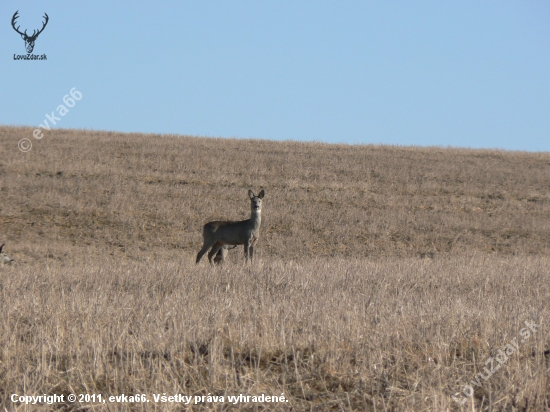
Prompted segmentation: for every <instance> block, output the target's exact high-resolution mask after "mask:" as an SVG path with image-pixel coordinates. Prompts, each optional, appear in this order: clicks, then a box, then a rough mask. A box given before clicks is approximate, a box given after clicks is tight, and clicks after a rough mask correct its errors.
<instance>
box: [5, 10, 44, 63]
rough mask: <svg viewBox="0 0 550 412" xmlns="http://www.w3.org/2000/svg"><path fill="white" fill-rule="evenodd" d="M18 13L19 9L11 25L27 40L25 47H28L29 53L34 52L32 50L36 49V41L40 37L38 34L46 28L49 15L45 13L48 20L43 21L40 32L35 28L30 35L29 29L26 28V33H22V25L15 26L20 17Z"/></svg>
mask: <svg viewBox="0 0 550 412" xmlns="http://www.w3.org/2000/svg"><path fill="white" fill-rule="evenodd" d="M17 13H19V10H17V11H16V12H15V14H14V15H13V17H12V19H11V25H12V27H13V29H14V30H15V31H16V32H17V33H19V34H20V35H21V38H22V39H23V40H25V48H26V49H27V53H32V51H33V49H34V42H35V41H36V38H37V37H38V35H39V34H40V33H42V31H44V28H45V27H46V24H48V20H49V17H48V15H47V14H46V13H44V18H45V19H46V21H45V22H44V23H43V25H42V28H41V29H40V30H38V32H37V31H36V30H34V31H33V32H32V35H31V36H29V35H27V30H25V32H24V33H21V32H20V31H19V27H20V26H17V28H16V27H15V20H17V18H18V17H19V16H18V15H17Z"/></svg>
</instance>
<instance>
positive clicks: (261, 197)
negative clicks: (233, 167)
mask: <svg viewBox="0 0 550 412" xmlns="http://www.w3.org/2000/svg"><path fill="white" fill-rule="evenodd" d="M258 197H259V198H260V199H263V198H264V191H263V189H262V191H261V192H260V194H259V195H258Z"/></svg>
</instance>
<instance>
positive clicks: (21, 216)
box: [0, 127, 550, 411]
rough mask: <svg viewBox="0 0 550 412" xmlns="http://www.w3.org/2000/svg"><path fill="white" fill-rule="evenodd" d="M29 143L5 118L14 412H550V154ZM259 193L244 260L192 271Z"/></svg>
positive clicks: (3, 219) (64, 139)
mask: <svg viewBox="0 0 550 412" xmlns="http://www.w3.org/2000/svg"><path fill="white" fill-rule="evenodd" d="M31 136H32V129H30V128H18V127H1V128H0V196H1V199H2V200H1V203H0V244H1V243H5V244H6V246H5V251H6V252H7V253H9V254H10V256H11V257H12V258H14V259H15V264H14V265H13V266H11V267H8V266H5V267H3V268H2V269H1V270H0V291H1V295H0V296H1V298H2V301H3V302H2V314H1V317H0V319H2V320H1V322H0V332H1V333H0V340H1V341H2V344H1V346H0V347H1V348H2V352H0V397H1V399H0V401H1V406H2V407H3V408H6V409H7V410H17V409H21V410H25V406H24V405H21V404H19V403H13V402H12V401H11V400H10V397H11V395H12V394H21V395H41V394H54V393H56V394H64V395H65V396H67V395H68V394H70V393H75V394H85V393H89V394H94V393H95V394H98V393H101V394H103V395H104V396H105V395H121V394H126V395H131V394H146V395H147V396H148V399H149V400H150V402H149V403H116V402H115V403H106V404H90V403H78V402H76V403H68V402H64V403H63V404H58V405H35V406H32V407H31V409H32V410H40V409H44V410H49V409H54V408H65V409H75V410H76V409H82V410H151V409H154V408H156V410H182V409H191V408H192V409H193V410H202V409H215V410H227V409H232V410H264V409H265V410H368V411H371V410H373V411H374V410H411V411H418V410H433V411H440V410H461V409H467V410H545V409H548V408H549V405H548V404H549V401H550V382H549V378H550V375H549V374H550V372H549V367H550V358H549V356H550V352H549V351H550V339H549V338H548V336H549V328H548V318H549V317H550V271H549V269H548V268H549V263H550V259H549V252H550V248H549V246H550V207H549V194H548V188H549V187H550V154H549V153H539V154H535V153H520V152H504V151H497V150H465V149H444V148H401V147H389V146H373V145H365V146H347V145H327V144H320V143H308V144H305V143H296V142H269V141H255V140H248V141H247V140H234V139H212V138H210V139H207V138H193V137H176V136H156V135H138V134H117V133H109V132H91V131H79V130H56V131H53V132H51V133H50V134H47V135H45V138H44V139H43V140H41V141H36V140H33V144H34V146H33V148H32V150H31V151H30V152H28V153H21V152H19V151H18V150H17V141H18V140H19V139H21V138H23V137H29V138H31V139H32V137H31ZM260 188H263V189H264V190H265V192H266V196H265V198H264V205H263V212H262V227H261V231H260V241H259V244H258V246H257V254H256V258H257V259H256V260H255V261H254V262H253V264H251V265H245V264H244V259H243V252H242V248H239V249H238V250H233V251H230V253H229V259H228V261H227V262H226V264H225V265H224V267H222V268H216V269H211V268H210V267H209V266H208V264H207V262H206V260H203V261H202V262H201V264H200V265H198V266H196V265H195V264H194V260H195V256H196V253H197V252H198V250H199V249H200V247H201V244H202V238H201V233H200V228H201V226H202V224H204V223H206V222H208V221H210V220H220V219H230V220H241V219H245V218H248V217H249V215H250V209H249V200H248V197H247V191H248V189H252V190H254V191H256V192H258V191H259V189H260ZM526 322H527V323H526ZM522 340H523V341H522ZM499 351H500V352H499ZM501 353H504V355H501ZM484 368H487V369H484ZM488 372H489V373H488ZM466 385H469V387H471V389H472V392H473V396H471V397H467V396H465V395H464V392H465V393H469V387H468V386H466ZM163 393H165V394H167V395H173V394H184V395H186V396H193V399H195V398H194V397H195V396H205V397H208V395H209V394H210V396H217V397H218V398H217V399H218V400H220V399H221V398H220V397H221V396H223V397H224V402H211V403H207V402H205V403H202V402H200V403H197V404H195V403H194V402H193V401H192V402H191V404H190V405H184V404H181V403H174V402H165V403H163V402H155V401H154V397H153V395H162V394H163ZM457 393H460V394H458V395H457ZM239 394H243V395H250V396H252V395H260V394H265V395H269V396H272V395H273V396H274V395H276V396H278V397H280V396H281V394H284V399H285V401H286V402H269V403H266V402H264V403H252V402H248V403H246V402H239V403H232V402H229V401H228V397H229V396H235V395H236V396H238V395H239ZM453 395H455V398H454V399H453ZM205 399H206V398H205ZM463 401H464V402H463ZM460 402H463V404H462V405H461V404H460Z"/></svg>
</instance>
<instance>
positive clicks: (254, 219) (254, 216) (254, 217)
mask: <svg viewBox="0 0 550 412" xmlns="http://www.w3.org/2000/svg"><path fill="white" fill-rule="evenodd" d="M250 223H252V226H254V229H259V228H260V224H261V223H262V212H261V211H260V210H253V211H252V213H251V215H250Z"/></svg>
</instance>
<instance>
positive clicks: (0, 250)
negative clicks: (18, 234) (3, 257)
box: [0, 243, 5, 253]
mask: <svg viewBox="0 0 550 412" xmlns="http://www.w3.org/2000/svg"><path fill="white" fill-rule="evenodd" d="M4 245H5V243H2V246H0V253H2V248H3V247H4Z"/></svg>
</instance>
